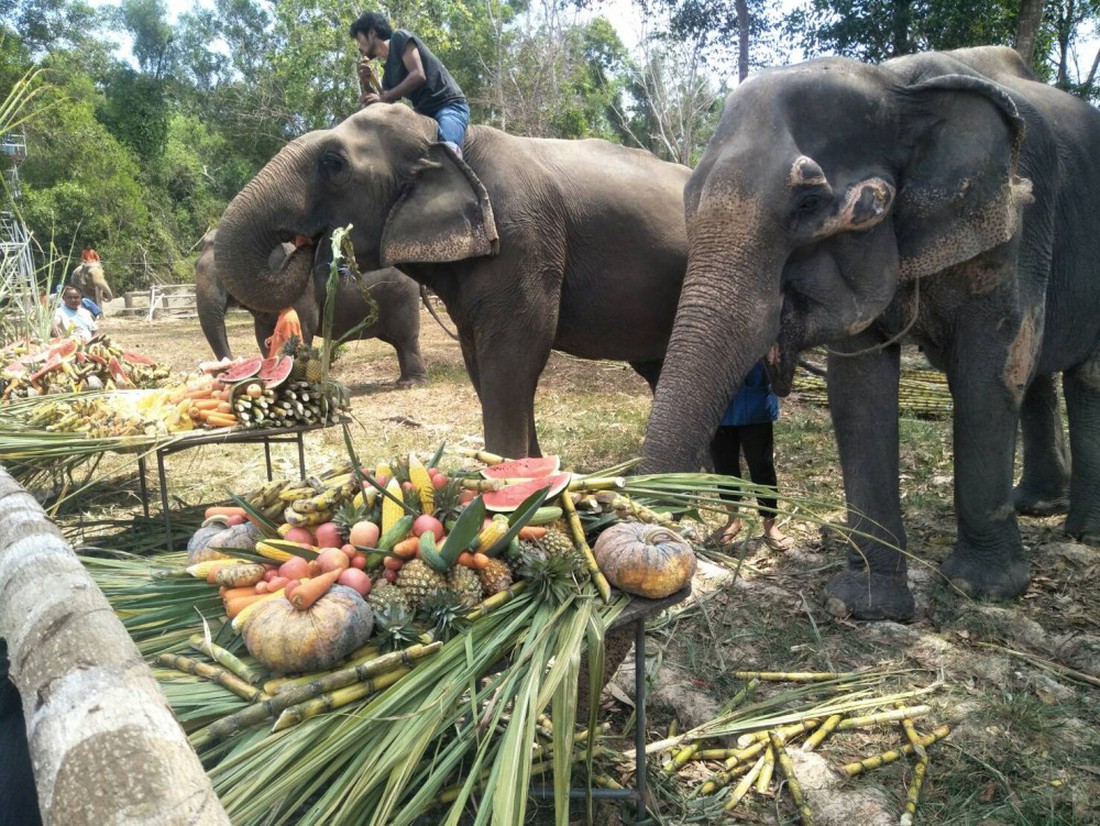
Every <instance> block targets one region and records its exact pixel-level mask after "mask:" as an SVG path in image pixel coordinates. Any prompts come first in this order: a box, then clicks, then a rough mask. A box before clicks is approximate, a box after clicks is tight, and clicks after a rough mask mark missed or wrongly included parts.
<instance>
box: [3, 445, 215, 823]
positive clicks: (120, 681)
mask: <svg viewBox="0 0 1100 826" xmlns="http://www.w3.org/2000/svg"><path fill="white" fill-rule="evenodd" d="M0 637H4V638H5V639H6V640H7V642H8V655H9V658H10V660H11V679H12V682H14V683H15V686H16V688H18V689H19V693H20V695H21V697H22V698H23V710H24V715H25V717H26V721H27V739H28V740H29V741H30V753H31V761H32V763H33V765H34V775H35V785H36V787H37V791H38V800H39V805H40V807H41V810H42V817H43V820H44V821H45V822H46V823H64V824H66V826H72V825H73V824H88V826H101V824H108V823H126V824H148V825H149V826H151V825H152V824H157V826H160V824H228V823H229V819H228V817H227V816H226V814H225V811H224V810H223V809H222V806H221V804H220V802H219V801H218V798H217V796H216V795H215V794H214V789H213V787H212V786H211V784H210V780H209V778H208V777H207V776H206V773H205V772H204V771H203V768H202V765H201V764H200V763H199V760H198V757H197V756H196V755H195V752H194V751H193V750H192V749H191V747H190V745H189V744H188V742H187V738H186V737H185V736H184V733H183V730H182V729H181V728H180V726H179V724H178V723H177V722H176V720H175V718H173V716H172V711H171V709H170V708H169V707H168V703H167V701H166V700H165V699H164V695H163V694H161V692H160V689H159V687H158V686H157V683H156V680H155V679H154V678H153V674H152V672H151V671H150V670H149V668H148V667H147V666H146V665H145V663H144V661H143V660H142V658H141V655H140V654H139V653H138V650H137V647H136V646H135V645H134V643H133V641H132V640H131V639H130V637H129V635H128V634H127V633H126V630H125V628H123V626H122V623H121V622H120V621H119V619H118V617H116V616H115V614H114V611H112V610H111V606H110V605H109V604H108V602H107V600H106V598H105V597H104V596H103V593H102V592H101V591H100V590H99V588H98V587H97V586H96V584H95V582H94V581H93V580H92V578H91V577H90V576H89V575H88V573H87V571H85V570H84V568H83V567H82V566H81V564H80V562H79V561H78V560H77V558H76V555H75V554H74V553H73V550H72V548H71V547H70V546H69V545H68V544H67V543H66V542H65V541H64V539H62V537H61V534H60V532H59V531H58V530H57V528H56V527H54V525H53V524H52V523H50V522H49V521H48V520H47V519H46V515H45V513H44V512H43V510H42V508H41V507H39V505H38V503H37V502H36V501H35V500H34V498H33V497H32V496H31V495H30V494H28V493H27V492H26V491H25V490H23V489H22V488H21V487H20V486H19V485H18V484H17V483H16V482H15V481H14V480H13V479H12V478H11V476H10V475H9V474H8V472H7V471H6V470H4V469H3V468H2V467H0ZM0 770H2V769H0Z"/></svg>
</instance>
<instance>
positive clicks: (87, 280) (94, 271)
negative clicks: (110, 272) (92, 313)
mask: <svg viewBox="0 0 1100 826" xmlns="http://www.w3.org/2000/svg"><path fill="white" fill-rule="evenodd" d="M69 281H70V283H71V284H72V285H73V286H74V287H76V288H77V289H78V290H80V292H82V293H84V295H86V296H87V297H88V298H90V299H92V301H94V302H95V303H96V304H98V305H99V307H100V309H103V307H104V305H105V304H106V303H107V302H108V301H113V300H114V297H115V296H114V293H113V292H111V285H110V284H108V283H107V276H105V275H104V274H103V265H102V264H100V263H99V262H98V261H97V262H95V263H82V264H81V265H80V266H79V267H77V268H76V269H74V270H73V272H72V275H71V276H69Z"/></svg>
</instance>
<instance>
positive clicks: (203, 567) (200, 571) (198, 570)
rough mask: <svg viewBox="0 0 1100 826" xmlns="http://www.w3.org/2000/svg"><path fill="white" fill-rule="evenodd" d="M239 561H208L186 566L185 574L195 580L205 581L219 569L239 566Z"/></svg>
mask: <svg viewBox="0 0 1100 826" xmlns="http://www.w3.org/2000/svg"><path fill="white" fill-rule="evenodd" d="M239 564H241V560H239V559H208V560H206V561H205V562H196V563H195V564H194V565H188V566H187V573H189V574H190V575H191V576H193V577H195V579H206V578H207V577H208V576H210V572H211V571H217V570H218V569H219V568H224V567H226V566H228V565H239Z"/></svg>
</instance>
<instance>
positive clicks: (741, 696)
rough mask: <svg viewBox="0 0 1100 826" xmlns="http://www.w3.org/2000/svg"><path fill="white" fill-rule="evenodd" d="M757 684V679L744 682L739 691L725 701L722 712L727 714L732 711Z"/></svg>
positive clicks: (754, 689)
mask: <svg viewBox="0 0 1100 826" xmlns="http://www.w3.org/2000/svg"><path fill="white" fill-rule="evenodd" d="M759 685H760V681H759V680H755V679H754V680H749V681H748V683H747V684H745V685H744V686H743V687H742V688H741V690H740V691H738V692H737V693H736V694H734V695H733V697H731V698H730V701H729V702H728V703H726V707H725V708H724V709H722V713H723V714H729V713H730V712H731V711H733V710H734V709H735V708H737V707H738V706H739V705H741V704H742V703H743V702H745V700H747V699H748V698H749V695H750V694H752V693H753V692H754V691H756V688H757V686H759Z"/></svg>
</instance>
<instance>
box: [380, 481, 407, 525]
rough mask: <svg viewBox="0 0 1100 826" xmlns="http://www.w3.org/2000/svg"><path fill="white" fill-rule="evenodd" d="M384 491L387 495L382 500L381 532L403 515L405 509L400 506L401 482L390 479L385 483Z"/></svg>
mask: <svg viewBox="0 0 1100 826" xmlns="http://www.w3.org/2000/svg"><path fill="white" fill-rule="evenodd" d="M386 493H388V494H389V496H387V497H385V498H384V499H383V500H382V533H386V532H387V531H388V530H389V529H390V528H392V527H393V526H394V525H395V524H396V523H397V520H398V519H400V518H401V517H402V516H404V515H405V509H404V508H403V507H402V506H401V502H402V501H403V499H402V491H401V483H400V482H398V481H397V479H390V481H389V482H388V483H387V484H386Z"/></svg>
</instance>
